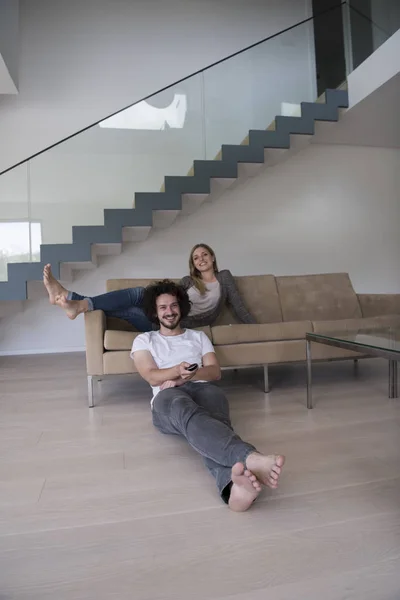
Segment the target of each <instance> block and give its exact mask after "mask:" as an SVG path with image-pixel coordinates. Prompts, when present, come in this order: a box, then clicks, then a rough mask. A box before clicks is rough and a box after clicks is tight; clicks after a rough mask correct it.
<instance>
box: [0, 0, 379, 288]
mask: <svg viewBox="0 0 400 600" xmlns="http://www.w3.org/2000/svg"><path fill="white" fill-rule="evenodd" d="M346 9H347V10H349V11H350V13H351V19H350V20H349V15H348V14H347V16H346V13H345V10H346ZM346 19H347V21H346ZM357 19H363V24H362V25H360V22H359V21H358V20H357ZM355 23H358V25H357V26H356V25H355ZM346 27H347V29H346ZM367 30H368V31H367ZM371 31H372V32H375V29H374V25H373V24H371V22H369V21H368V20H367V19H365V18H363V17H361V16H360V15H359V14H358V13H356V12H355V11H352V9H349V8H348V7H347V6H346V7H345V6H343V5H341V6H339V7H336V8H334V9H331V10H330V11H328V12H327V13H325V14H323V15H321V16H317V17H314V18H312V19H309V20H306V21H304V22H302V23H300V24H298V25H296V26H294V27H292V28H290V29H289V30H286V31H284V32H282V33H281V34H279V35H276V36H274V37H272V38H270V39H268V40H266V41H264V42H262V43H259V44H257V45H254V46H253V47H251V48H249V49H247V50H245V51H242V52H240V53H238V54H237V55H235V56H233V57H230V58H229V59H226V60H224V61H222V62H220V63H219V64H217V65H214V66H212V67H210V68H207V69H204V71H202V72H200V73H197V74H196V75H194V76H192V77H188V78H187V79H185V80H183V81H181V82H180V83H178V84H176V85H172V86H171V87H170V88H168V89H167V90H164V91H162V92H160V93H157V94H155V95H154V96H152V97H150V98H149V99H147V100H145V101H141V102H139V103H137V104H134V105H132V106H131V107H130V108H127V109H125V110H123V111H121V112H119V113H118V114H116V115H114V116H112V117H109V118H107V119H104V120H103V121H101V122H100V123H97V124H96V125H93V126H92V127H90V128H88V129H86V130H85V131H83V132H81V133H79V134H77V135H75V136H73V137H70V138H69V139H67V140H65V141H64V142H62V143H60V144H58V145H56V146H55V147H52V148H50V149H48V150H46V151H44V152H43V153H41V154H40V155H37V156H35V157H34V158H32V159H30V160H28V161H26V162H25V163H23V164H20V165H19V166H17V167H15V168H14V169H12V170H9V171H8V172H6V173H4V174H2V175H1V176H0V280H3V281H4V280H6V279H7V263H8V262H26V261H28V262H29V261H39V260H40V244H41V243H43V244H54V243H71V241H72V226H73V225H102V224H103V210H104V209H105V208H130V207H133V206H134V194H135V192H143V191H144V192H146V191H159V190H160V189H162V185H163V180H164V176H165V175H187V174H188V173H190V172H191V168H192V164H193V160H194V159H218V158H219V157H220V155H219V152H220V148H221V145H222V144H241V143H246V136H247V134H248V131H249V129H267V128H268V127H271V128H273V127H274V118H275V116H276V115H281V114H283V115H298V114H299V112H300V102H303V101H309V102H310V101H311V102H312V101H315V100H316V99H317V98H318V96H319V95H320V94H321V93H322V91H324V90H325V88H327V87H331V88H334V87H338V86H339V85H340V84H341V83H343V82H344V81H345V79H346V64H345V62H346V61H345V56H346V52H347V53H348V54H349V52H350V54H351V53H352V52H353V53H354V48H350V46H349V44H350V43H351V41H352V39H353V37H354V35H355V33H357V36H359V37H360V39H361V38H362V37H363V36H364V39H365V38H366V37H368V36H371V35H372V33H371ZM375 33H376V32H375ZM327 36H328V38H327ZM387 37H389V36H387ZM327 39H328V41H329V43H326V42H327ZM368 39H369V38H368ZM324 40H325V42H324ZM380 40H381V38H380ZM353 41H354V40H353ZM376 43H378V42H376ZM346 45H347V50H346ZM373 50H374V45H372V46H370V53H371V52H373ZM346 60H347V63H348V64H347V72H348V70H349V69H350V70H351V69H352V68H354V67H355V66H357V65H356V64H355V63H356V62H357V61H354V60H353V59H351V60H350V59H349V58H348V57H346Z"/></svg>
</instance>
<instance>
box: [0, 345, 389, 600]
mask: <svg viewBox="0 0 400 600" xmlns="http://www.w3.org/2000/svg"><path fill="white" fill-rule="evenodd" d="M0 361H1V362H0V411H1V413H0V414H1V422H0V428H1V436H0V452H1V462H0V490H1V491H0V571H1V572H0V600H19V599H21V600H22V599H24V600H48V599H51V600H95V599H98V600H103V599H107V600H108V599H115V600H125V599H126V600H128V599H129V600H161V599H162V600H222V599H223V600H228V599H229V600H278V599H279V600H302V599H306V600H321V599H323V600H339V599H346V600H354V599H360V600H399V598H400V575H399V572H400V460H399V459H400V400H389V399H388V398H387V364H386V363H385V362H384V361H379V360H369V361H364V362H360V366H359V373H358V375H355V374H354V372H353V364H352V363H351V362H343V363H334V364H324V365H318V366H316V367H315V370H314V375H315V376H314V398H315V402H316V408H315V409H314V410H313V411H307V409H306V408H305V400H306V398H305V372H304V367H302V366H297V367H276V368H275V369H271V383H272V385H273V391H272V392H271V393H270V394H269V395H265V394H264V393H263V392H262V391H261V387H260V386H261V379H262V373H261V371H258V370H254V371H247V372H245V371H242V372H239V373H238V374H236V375H235V374H233V373H224V377H223V380H222V382H221V385H222V387H223V388H224V389H225V390H226V392H227V394H228V397H229V399H230V402H231V407H232V417H233V421H234V423H235V425H236V428H237V430H238V432H239V433H240V434H241V435H242V437H244V438H245V439H247V440H249V441H251V442H253V443H255V444H256V445H257V446H258V448H259V450H261V451H267V452H279V453H285V454H286V456H287V466H286V469H285V471H284V474H283V476H282V480H281V486H280V488H279V489H278V490H277V491H275V492H272V491H270V492H269V493H267V492H266V493H265V494H264V495H263V496H262V497H261V498H260V499H259V500H258V501H257V503H256V504H255V505H254V507H253V509H252V510H251V511H249V512H248V513H245V514H235V513H232V512H230V511H229V510H228V509H227V508H226V506H225V505H224V504H223V503H222V502H221V501H220V499H219V498H218V495H217V493H216V489H215V487H214V482H213V480H212V478H211V477H210V475H209V474H208V473H207V472H206V470H205V469H204V468H203V465H202V463H201V460H200V459H199V457H198V456H197V455H195V453H194V452H193V451H192V450H191V449H190V448H189V447H187V446H186V444H185V442H184V441H182V440H180V439H178V438H175V437H173V436H162V435H161V434H159V433H158V432H157V431H155V430H154V429H153V426H152V424H151V418H150V407H149V397H150V396H149V390H148V388H147V385H146V384H145V383H143V382H141V381H140V380H139V379H137V378H136V377H135V376H134V377H128V378H117V379H113V380H107V381H104V382H102V383H101V395H100V396H99V397H98V399H97V401H98V406H97V407H96V408H95V409H88V408H87V405H86V377H85V368H84V358H83V356H82V355H58V356H36V357H8V358H1V359H0Z"/></svg>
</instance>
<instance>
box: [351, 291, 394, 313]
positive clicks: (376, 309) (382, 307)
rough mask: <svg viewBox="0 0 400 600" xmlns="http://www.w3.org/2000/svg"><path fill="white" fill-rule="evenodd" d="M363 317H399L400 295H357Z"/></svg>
mask: <svg viewBox="0 0 400 600" xmlns="http://www.w3.org/2000/svg"><path fill="white" fill-rule="evenodd" d="M358 301H359V303H360V306H361V311H362V314H363V317H376V316H381V315H400V294H358Z"/></svg>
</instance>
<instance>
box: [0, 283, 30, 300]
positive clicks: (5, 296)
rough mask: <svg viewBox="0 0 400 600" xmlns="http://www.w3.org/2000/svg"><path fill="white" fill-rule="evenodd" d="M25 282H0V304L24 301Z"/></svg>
mask: <svg viewBox="0 0 400 600" xmlns="http://www.w3.org/2000/svg"><path fill="white" fill-rule="evenodd" d="M26 297H27V296H26V281H0V298H1V300H2V302H4V301H6V302H7V301H13V300H26Z"/></svg>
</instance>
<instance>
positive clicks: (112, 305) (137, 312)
mask: <svg viewBox="0 0 400 600" xmlns="http://www.w3.org/2000/svg"><path fill="white" fill-rule="evenodd" d="M143 294H144V288H143V287H135V288H127V289H125V290H115V291H114V292H107V294H100V295H99V296H92V297H88V296H81V295H80V294H76V293H75V292H68V296H67V299H68V300H87V301H88V303H89V310H103V311H104V312H105V314H106V316H107V317H118V319H124V320H125V321H128V323H130V324H131V325H133V326H134V327H135V328H136V329H137V330H138V331H151V330H152V329H153V326H152V323H151V321H149V319H148V318H147V317H146V315H145V314H144V312H143V309H142V307H141V305H142V301H143Z"/></svg>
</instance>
